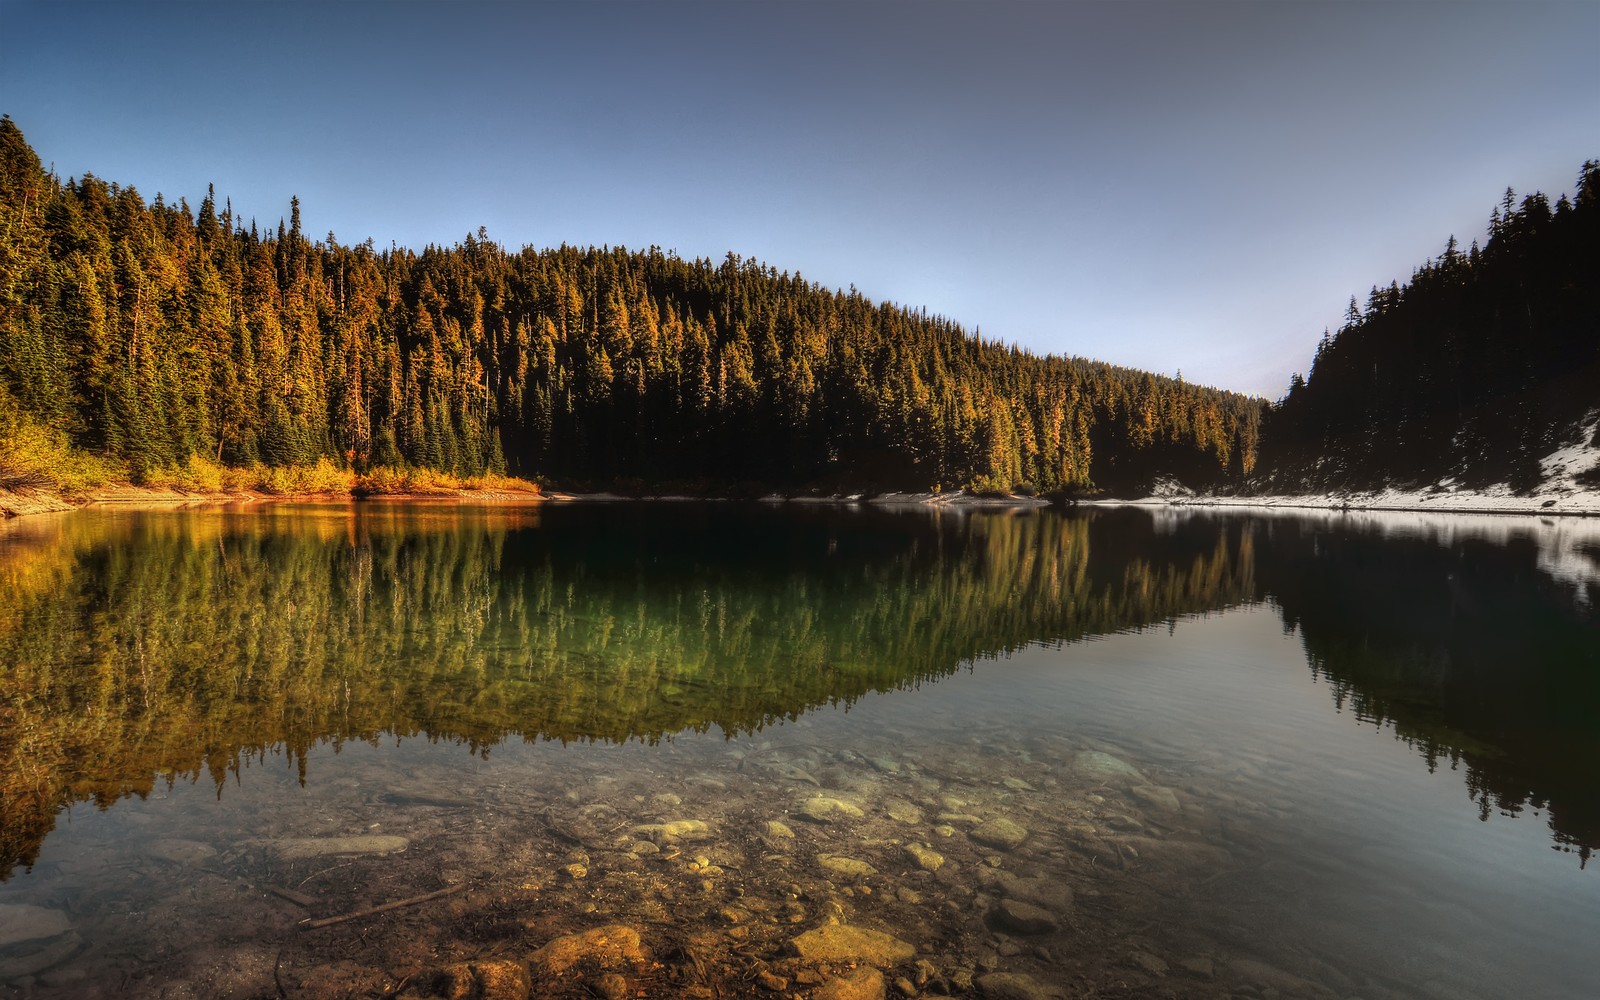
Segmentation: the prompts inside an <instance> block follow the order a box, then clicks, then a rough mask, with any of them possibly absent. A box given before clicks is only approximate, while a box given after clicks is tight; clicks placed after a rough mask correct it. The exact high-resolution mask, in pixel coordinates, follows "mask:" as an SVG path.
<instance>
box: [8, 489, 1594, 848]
mask: <svg viewBox="0 0 1600 1000" xmlns="http://www.w3.org/2000/svg"><path fill="white" fill-rule="evenodd" d="M1538 566H1539V559H1538V555H1537V552H1536V551H1534V548H1533V547H1531V546H1530V545H1527V544H1520V543H1516V542H1515V541H1514V540H1513V542H1511V543H1507V542H1506V541H1505V540H1503V539H1502V540H1499V541H1492V540H1486V539H1474V538H1473V537H1471V536H1466V537H1460V538H1452V539H1451V540H1449V542H1448V543H1447V544H1446V543H1442V542H1441V541H1440V540H1439V539H1437V538H1427V537H1400V538H1396V537H1391V536H1388V535H1384V534H1382V533H1380V532H1377V531H1374V530H1370V529H1368V528H1363V527H1361V526H1358V525H1351V524H1348V523H1344V522H1338V523H1332V522H1327V521H1318V520H1316V519H1293V518H1279V519H1260V518H1255V517H1248V516H1225V515H1213V514H1206V513H1193V514H1183V515H1179V516H1173V515H1163V516H1151V515H1150V514H1149V513H1147V512H1145V511H1140V510H1099V511H1088V512H1075V513H1059V512H1043V513H1038V514H1031V513H1015V512H989V511H979V512H960V511H927V510H921V509H916V510H905V511H892V510H874V509H854V510H839V509H831V508H795V507H792V506H791V507H788V508H785V509H773V508H768V507H762V506H754V505H751V506H745V505H736V504H684V505H671V504H659V505H632V504H629V505H618V506H613V507H605V506H572V507H562V508H548V507H547V508H543V509H517V508H500V509H494V508H480V509H471V508H465V509H464V508H457V507H455V506H442V507H430V506H426V505H402V504H382V503H366V504H357V505H327V506H321V507H318V506H312V505H296V506H273V507H264V508H259V509H257V508H245V509H222V510H218V509H207V510H195V511H176V512H174V511H157V512H148V513H138V512H106V513H93V512H80V513H78V514H75V515H72V516H67V517H60V518H54V517H51V518H42V519H25V521H24V522H18V523H17V524H14V525H8V526H6V527H5V528H4V529H3V532H0V808H3V809H4V815H5V820H4V821H3V826H0V877H3V876H4V874H6V873H9V871H10V870H11V868H12V867H13V866H15V865H17V864H29V863H31V862H32V860H33V859H34V858H35V857H36V856H37V852H38V849H39V845H40V844H41V843H42V841H43V839H44V837H45V836H46V835H47V834H48V833H49V831H50V830H51V828H52V827H53V825H54V823H55V821H56V817H57V815H58V813H59V812H60V810H61V808H62V807H64V806H67V805H70V804H72V803H77V802H93V803H95V804H97V805H99V806H100V807H106V806H108V805H110V804H111V803H114V802H115V801H117V800H118V799H119V798H121V797H123V796H127V795H141V796H142V795H147V794H149V793H150V792H151V791H152V790H153V789H154V788H156V787H157V786H158V785H160V784H162V783H165V782H174V781H198V780H201V779H202V777H204V778H206V779H209V781H211V782H213V783H214V784H215V785H216V787H217V793H218V794H219V795H221V794H223V791H224V786H225V784H226V782H227V780H228V777H229V775H230V774H232V773H236V772H237V771H239V770H240V769H241V768H243V767H245V766H247V765H249V764H250V763H252V762H254V761H259V760H260V759H262V758H263V757H265V756H267V755H271V754H280V753H281V754H283V755H285V756H287V757H288V758H289V759H290V760H291V761H293V762H295V763H296V764H297V766H299V767H300V768H301V771H302V777H303V776H304V761H305V756H306V753H307V752H308V750H310V749H311V748H313V747H315V746H317V745H319V744H321V743H324V742H327V743H331V744H333V745H334V746H335V747H337V746H338V745H339V744H341V743H343V742H345V741H351V740H360V741H367V742H377V741H378V740H380V739H381V738H383V737H385V736H388V737H405V738H409V737H419V736H420V737H425V738H427V739H430V740H445V741H453V742H459V743H461V744H463V745H464V746H465V747H467V748H468V749H470V750H471V751H472V752H475V753H488V752H489V750H490V748H491V747H492V746H493V745H494V744H496V743H497V742H499V741H502V740H505V739H507V738H510V737H522V738H525V739H550V740H560V741H588V740H599V741H611V742H623V741H630V740H640V741H645V742H654V741H658V740H662V739H670V738H671V737H672V735H673V734H675V733H681V732H708V731H712V730H721V731H723V732H726V733H728V734H741V733H749V732H753V731H757V730H760V729H761V728H763V727H765V726H768V725H770V724H773V723H774V722H777V721H779V720H784V719H794V718H797V717H799V716H800V715H802V714H804V713H805V712H807V711H809V710H811V709H814V708H816V707H818V706H823V705H829V704H845V705H848V704H849V703H851V702H853V701H854V700H856V699H858V698H860V697H862V696H863V695H865V694H866V693H868V692H872V691H891V690H896V689H902V688H906V687H911V686H915V685H917V684H919V683H922V682H924V681H929V680H934V679H937V678H939V677H942V676H945V675H947V674H949V673H951V672H953V671H956V670H958V669H961V668H963V667H964V666H970V664H971V663H972V662H973V661H974V660H977V659H982V658H985V657H990V656H995V655H998V654H1004V653H1005V652H1007V651H1010V650H1015V649H1018V648H1020V647H1022V646H1025V645H1029V644H1035V643H1041V642H1042V643H1066V642H1071V641H1075V640H1078V639H1082V638H1085V637H1090V636H1095V635H1101V634H1105V633H1109V632H1116V631H1124V630H1129V629H1137V628H1141V627H1145V626H1149V625H1152V624H1160V623H1165V622H1167V621H1170V620H1172V619H1174V618H1178V617H1183V616H1188V615H1195V614H1200V613H1204V612H1208V611H1213V610H1218V609H1223V608H1227V607H1230V606H1235V605H1239V604H1243V603H1251V602H1258V601H1271V602H1272V603H1273V604H1275V605H1276V606H1277V607H1278V608H1279V610H1280V613H1281V614H1282V615H1283V617H1284V621H1285V627H1286V628H1290V627H1292V628H1296V629H1298V630H1299V633H1300V635H1301V637H1302V641H1303V643H1304V646H1305V649H1306V654H1307V660H1308V663H1309V664H1310V667H1311V669H1313V670H1314V671H1316V672H1318V673H1319V675H1321V676H1323V677H1325V678H1326V679H1327V680H1328V681H1329V682H1330V686H1331V688H1332V690H1333V692H1334V698H1335V705H1336V707H1338V708H1340V710H1345V711H1354V712H1355V714H1356V715H1357V716H1358V717H1359V718H1362V719H1366V720H1370V721H1373V722H1375V723H1376V724H1379V725H1387V726H1391V727H1393V729H1394V730H1395V732H1396V733H1397V734H1398V735H1399V736H1401V737H1402V738H1403V739H1405V740H1406V741H1407V742H1408V743H1410V744H1411V745H1412V746H1413V747H1415V748H1416V749H1417V750H1418V752H1419V754H1420V755H1421V756H1422V757H1423V758H1424V759H1425V760H1426V761H1427V763H1428V766H1430V767H1437V766H1441V765H1447V766H1450V767H1455V768H1460V769H1464V770H1465V772H1466V773H1465V779H1466V782H1467V785H1468V789H1469V791H1470V792H1471V794H1472V795H1473V797H1474V798H1475V799H1476V800H1478V801H1479V803H1480V806H1481V808H1482V809H1483V810H1484V812H1485V814H1486V815H1487V814H1488V813H1489V812H1492V811H1503V812H1518V811H1522V810H1525V809H1528V808H1540V809H1548V811H1549V815H1550V822H1551V826H1552V829H1553V831H1554V833H1555V836H1556V839H1557V841H1558V843H1559V844H1561V845H1565V846H1569V847H1573V848H1575V849H1577V850H1580V851H1582V852H1583V853H1584V855H1585V857H1586V856H1587V852H1588V851H1589V850H1590V849H1592V848H1593V847H1594V846H1595V845H1596V844H1597V843H1600V803H1597V802H1596V799H1595V796H1594V795H1593V791H1592V790H1593V789H1594V788H1596V787H1600V773H1597V767H1600V764H1597V762H1600V735H1597V723H1596V719H1595V713H1594V712H1593V709H1592V706H1593V705H1594V704H1597V703H1600V660H1597V657H1600V620H1597V618H1596V613H1595V611H1594V605H1593V604H1592V603H1585V602H1584V601H1581V600H1580V601H1574V600H1573V599H1572V594H1571V592H1570V589H1569V588H1568V589H1564V588H1566V585H1565V584H1562V583H1559V582H1558V581H1555V580H1553V579H1552V578H1551V577H1550V576H1549V575H1548V574H1545V573H1543V572H1541V570H1540V569H1539V568H1538Z"/></svg>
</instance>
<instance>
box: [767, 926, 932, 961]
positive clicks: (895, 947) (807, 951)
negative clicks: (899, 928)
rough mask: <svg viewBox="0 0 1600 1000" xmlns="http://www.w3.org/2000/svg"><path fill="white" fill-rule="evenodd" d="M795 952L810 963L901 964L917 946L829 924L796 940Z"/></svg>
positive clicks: (888, 936)
mask: <svg viewBox="0 0 1600 1000" xmlns="http://www.w3.org/2000/svg"><path fill="white" fill-rule="evenodd" d="M793 946H794V951H795V954H796V955H799V956H800V958H801V959H803V960H804V961H807V962H865V963H867V964H868V965H898V964H899V963H901V962H909V961H910V960H911V959H912V958H914V957H915V956H916V954H917V949H915V948H913V947H912V946H911V945H909V944H907V943H906V942H904V941H902V940H900V939H899V938H897V937H895V936H894V935H892V934H885V933H883V932H882V931H874V930H868V929H867V928H865V927H850V926H847V925H844V924H829V925H827V926H825V927H818V928H816V929H815V930H809V931H806V932H805V933H804V934H802V935H800V936H799V937H797V938H795V939H794V942H793Z"/></svg>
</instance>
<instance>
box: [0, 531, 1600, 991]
mask: <svg viewBox="0 0 1600 1000" xmlns="http://www.w3.org/2000/svg"><path fill="white" fill-rule="evenodd" d="M0 796H3V801H0V807H3V813H0V876H3V878H4V880H3V881H0V983H3V984H4V985H3V986H0V996H8V997H9V996H18V997H75V998H76V997H111V996H118V997H122V996H161V997H219V996H232V997H280V996H286V997H324V996H326V997H343V996H363V997H366V996H373V997H376V996H417V997H421V996H453V997H454V996H459V997H475V996H482V997H501V996H513V995H514V996H525V995H528V994H529V993H530V992H531V993H532V994H533V995H536V996H551V997H594V996H604V997H631V996H651V997H677V996H683V997H705V998H712V997H733V996H774V997H776V996H790V997H818V998H838V1000H842V998H845V997H853V996H880V995H882V994H881V993H880V992H878V991H879V990H881V989H887V990H888V992H889V993H890V995H914V996H924V997H935V996H986V997H1024V998H1028V997H1050V996H1056V995H1067V996H1073V997H1078V996H1084V995H1095V996H1110V997H1116V996H1171V997H1217V998H1222V997H1251V998H1259V1000H1269V998H1273V997H1312V998H1323V997H1329V998H1331V997H1339V998H1353V997H1360V998H1363V1000H1379V998H1398V997H1439V998H1473V997H1481V998H1492V997H1506V996H1540V997H1553V998H1559V997H1574V998H1577V997H1590V996H1593V995H1595V992H1596V986H1597V984H1600V959H1597V958H1596V952H1595V950H1594V942H1595V941H1596V940H1600V871H1596V868H1597V866H1600V862H1596V861H1595V860H1594V859H1593V858H1592V852H1593V851H1594V849H1595V848H1596V846H1600V522H1596V521H1584V520H1575V519H1555V518H1546V519H1540V518H1533V517H1516V518H1510V517H1508V518H1487V517H1485V518H1472V517H1451V516H1447V515H1445V516H1440V515H1433V516H1425V515H1408V514H1389V515H1377V514H1371V515H1363V514H1355V513H1310V512H1307V513H1300V514H1295V513H1276V512H1254V513H1249V512H1227V511H1219V510H1198V509H1191V510H1184V509H1176V508H1164V509H1154V510H1151V509H1141V508H1101V509H1086V510H1070V511H1056V510H1045V511H1038V512H1033V511H1012V510H977V509H967V510H962V509H939V510H931V509H926V508H921V507H908V508H904V509H879V508H869V507H830V506H801V505H794V504H789V505H782V506H776V505H774V506H766V505H757V504H750V505H745V504H733V503H682V504H677V503H655V504H635V503H620V504H612V505H605V504H588V505H556V504H546V505H543V506H538V507H505V508H473V507H464V506H458V505H455V504H423V503H409V504H407V503H382V502H369V503H360V504H326V505H317V504H275V505H260V506H251V507H207V508H197V509H185V510H157V511H139V510H117V509H98V510H85V511H79V512H75V513H72V514H67V515H59V516H57V515H44V516H39V517H31V518H24V519H19V520H16V521H13V522H7V523H4V524H0ZM372 911H377V912H372ZM851 991H855V992H851Z"/></svg>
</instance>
